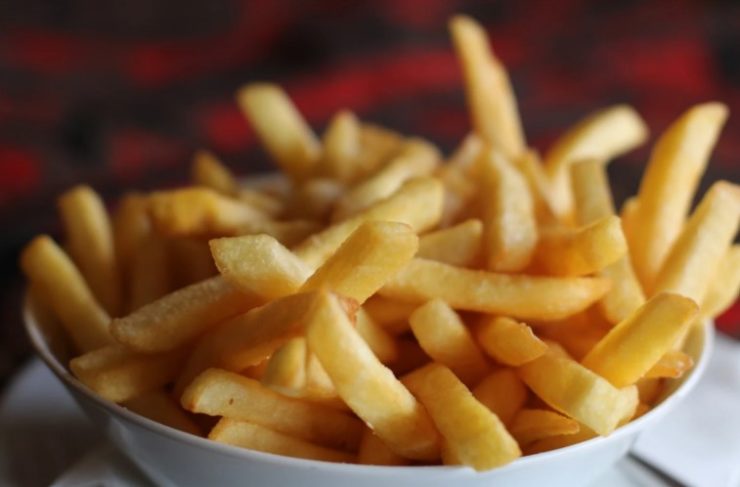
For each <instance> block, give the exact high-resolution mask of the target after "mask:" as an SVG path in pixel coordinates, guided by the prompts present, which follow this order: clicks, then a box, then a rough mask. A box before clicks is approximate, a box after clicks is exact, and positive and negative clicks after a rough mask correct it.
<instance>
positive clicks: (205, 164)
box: [191, 150, 239, 196]
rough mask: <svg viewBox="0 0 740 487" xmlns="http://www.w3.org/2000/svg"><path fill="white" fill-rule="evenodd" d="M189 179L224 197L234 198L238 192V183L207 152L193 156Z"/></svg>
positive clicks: (198, 152) (200, 152) (218, 161)
mask: <svg viewBox="0 0 740 487" xmlns="http://www.w3.org/2000/svg"><path fill="white" fill-rule="evenodd" d="M191 179H192V181H193V184H195V185H197V186H205V187H206V188H211V189H213V190H215V191H218V192H219V193H221V194H223V195H226V196H236V194H237V193H238V192H239V183H238V182H237V180H236V178H235V177H234V175H233V174H232V173H231V171H229V169H228V168H227V167H226V166H224V164H223V163H222V162H221V161H220V160H218V158H217V157H216V156H215V155H214V154H213V153H212V152H210V151H207V150H199V151H196V152H195V154H193V166H192V169H191Z"/></svg>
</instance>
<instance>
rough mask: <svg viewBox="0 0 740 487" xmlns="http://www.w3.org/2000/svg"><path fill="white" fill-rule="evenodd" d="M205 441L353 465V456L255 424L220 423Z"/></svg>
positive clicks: (230, 420)
mask: <svg viewBox="0 0 740 487" xmlns="http://www.w3.org/2000/svg"><path fill="white" fill-rule="evenodd" d="M208 438H209V439H211V440H213V441H218V442H219V443H226V444H229V445H234V446H238V447H241V448H248V449H250V450H257V451H262V452H266V453H274V454H276V455H285V456H288V457H296V458H305V459H308V460H319V461H323V462H339V463H354V462H355V461H356V458H355V456H354V455H352V454H350V453H347V452H344V451H340V450H334V449H331V448H325V447H322V446H319V445H314V444H313V443H310V442H308V441H304V440H301V439H298V438H294V437H292V436H289V435H286V434H283V433H278V432H277V431H274V430H272V429H270V428H265V427H264V426H260V425H258V424H254V423H249V422H246V421H237V420H234V419H230V418H223V419H221V420H220V421H219V422H218V423H217V424H216V426H215V427H214V428H213V429H212V430H211V432H210V434H209V435H208Z"/></svg>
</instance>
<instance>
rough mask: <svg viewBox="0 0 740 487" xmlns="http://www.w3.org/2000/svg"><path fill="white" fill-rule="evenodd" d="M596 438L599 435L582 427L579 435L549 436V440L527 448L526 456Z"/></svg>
mask: <svg viewBox="0 0 740 487" xmlns="http://www.w3.org/2000/svg"><path fill="white" fill-rule="evenodd" d="M596 436H597V434H596V433H594V432H593V431H592V430H590V429H589V428H586V427H584V426H583V425H581V427H580V430H579V431H578V433H573V434H569V435H557V436H549V437H547V438H543V439H541V440H538V441H535V442H534V443H532V444H531V445H529V446H528V447H527V449H526V450H525V454H526V455H534V454H536V453H544V452H546V451H552V450H557V449H558V448H565V447H567V446H571V445H575V444H577V443H582V442H584V441H588V440H590V439H592V438H595V437H596Z"/></svg>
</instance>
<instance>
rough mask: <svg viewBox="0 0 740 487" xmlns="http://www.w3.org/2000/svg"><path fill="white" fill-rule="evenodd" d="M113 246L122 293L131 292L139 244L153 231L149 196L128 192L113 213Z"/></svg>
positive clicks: (124, 294) (125, 295) (125, 294)
mask: <svg viewBox="0 0 740 487" xmlns="http://www.w3.org/2000/svg"><path fill="white" fill-rule="evenodd" d="M112 225H113V247H114V249H115V251H116V260H117V262H118V271H119V273H120V275H121V281H122V283H123V286H122V291H121V292H122V294H123V297H124V301H125V298H127V295H128V294H129V290H128V288H129V286H128V284H129V280H130V269H131V267H132V266H133V262H134V256H135V255H136V252H137V250H138V248H139V245H140V244H141V242H142V241H144V240H145V239H146V238H147V237H148V235H149V234H150V233H151V223H150V222H149V215H148V204H147V198H146V196H144V195H143V194H140V193H127V194H125V195H124V196H123V198H121V201H120V202H119V204H118V207H117V208H116V211H115V212H114V213H113V221H112Z"/></svg>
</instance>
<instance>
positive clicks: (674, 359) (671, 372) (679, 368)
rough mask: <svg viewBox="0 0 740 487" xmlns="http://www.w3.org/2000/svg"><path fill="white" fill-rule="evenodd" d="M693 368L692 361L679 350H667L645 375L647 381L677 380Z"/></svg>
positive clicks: (689, 356)
mask: <svg viewBox="0 0 740 487" xmlns="http://www.w3.org/2000/svg"><path fill="white" fill-rule="evenodd" d="M693 366H694V359H692V358H691V355H688V354H686V353H684V352H681V351H679V350H669V351H668V352H666V353H665V354H664V355H663V356H662V357H660V359H659V360H658V362H657V363H656V364H655V365H653V366H652V367H651V368H650V370H648V371H647V372H646V373H645V378H647V379H662V378H671V379H678V378H679V377H681V376H682V375H683V374H684V373H685V372H686V371H689V370H691V367H693Z"/></svg>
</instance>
